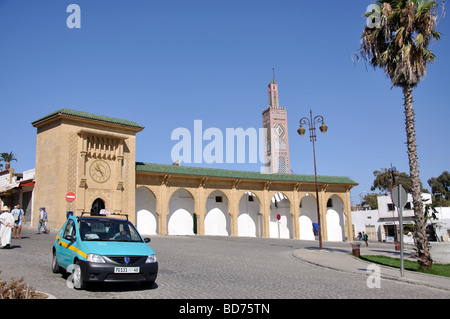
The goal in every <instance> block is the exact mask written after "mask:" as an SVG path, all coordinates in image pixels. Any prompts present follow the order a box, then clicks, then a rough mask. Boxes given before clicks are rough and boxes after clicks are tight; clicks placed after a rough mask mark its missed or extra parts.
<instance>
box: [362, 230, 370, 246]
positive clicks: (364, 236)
mask: <svg viewBox="0 0 450 319" xmlns="http://www.w3.org/2000/svg"><path fill="white" fill-rule="evenodd" d="M362 233H363V240H364V242H365V243H366V247H367V246H369V243H368V242H367V240H368V239H369V236H367V234H366V233H365V232H362Z"/></svg>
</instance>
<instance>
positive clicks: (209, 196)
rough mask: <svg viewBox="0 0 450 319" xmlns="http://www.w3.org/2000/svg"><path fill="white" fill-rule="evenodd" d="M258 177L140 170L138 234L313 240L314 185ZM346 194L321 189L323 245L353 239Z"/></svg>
mask: <svg viewBox="0 0 450 319" xmlns="http://www.w3.org/2000/svg"><path fill="white" fill-rule="evenodd" d="M204 170H206V169H204ZM229 172H233V171H229ZM254 174H257V173H254ZM260 175H261V180H242V179H233V178H222V177H220V178H217V177H214V176H213V177H211V176H210V177H206V176H199V175H178V174H176V175H171V174H158V173H156V174H155V172H146V173H144V172H139V170H138V171H137V174H136V203H135V210H136V216H135V217H136V225H137V227H138V230H139V231H140V232H141V233H142V234H148V235H152V234H159V235H194V234H198V235H214V236H248V237H267V238H293V239H305V240H317V239H318V232H317V231H316V230H317V227H316V226H317V225H316V224H317V205H316V196H315V186H314V183H305V182H301V181H299V182H291V181H285V180H272V181H267V180H262V178H263V177H264V175H266V174H260ZM300 177H301V176H300V175H298V179H300ZM272 178H274V177H273V176H272ZM280 179H282V177H281V178H280ZM350 188H351V186H349V185H348V184H338V183H335V184H330V183H327V184H323V183H321V184H319V190H320V191H319V208H320V212H321V229H322V238H323V240H325V241H327V240H328V241H344V240H347V239H349V240H351V239H352V237H353V236H352V229H351V213H350ZM348 234H350V236H349V235H348Z"/></svg>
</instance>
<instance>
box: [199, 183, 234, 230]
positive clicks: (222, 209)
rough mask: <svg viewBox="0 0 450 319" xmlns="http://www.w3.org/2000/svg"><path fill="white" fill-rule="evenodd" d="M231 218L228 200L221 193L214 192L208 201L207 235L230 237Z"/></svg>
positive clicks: (206, 216)
mask: <svg viewBox="0 0 450 319" xmlns="http://www.w3.org/2000/svg"><path fill="white" fill-rule="evenodd" d="M230 234H231V218H230V214H228V200H227V198H226V196H225V195H224V194H223V193H222V192H221V191H218V190H216V191H213V192H212V193H211V194H210V195H209V196H208V198H207V199H206V215H205V235H211V236H229V235H230Z"/></svg>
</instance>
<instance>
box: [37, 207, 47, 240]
mask: <svg viewBox="0 0 450 319" xmlns="http://www.w3.org/2000/svg"><path fill="white" fill-rule="evenodd" d="M47 220H48V215H47V212H46V211H45V207H41V208H39V225H38V229H37V233H38V234H40V233H41V228H42V227H44V234H48V233H49V231H48V229H47V227H45V223H46V222H47Z"/></svg>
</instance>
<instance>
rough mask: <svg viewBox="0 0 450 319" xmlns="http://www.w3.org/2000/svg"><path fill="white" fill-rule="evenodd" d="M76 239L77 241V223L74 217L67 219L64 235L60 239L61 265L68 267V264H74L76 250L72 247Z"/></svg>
mask: <svg viewBox="0 0 450 319" xmlns="http://www.w3.org/2000/svg"><path fill="white" fill-rule="evenodd" d="M75 241H76V223H75V221H74V220H73V219H69V220H68V221H67V224H66V228H65V229H64V232H63V235H62V237H61V238H60V240H59V246H60V247H59V251H60V259H59V260H58V262H59V265H60V266H61V267H63V268H67V266H69V265H71V264H72V261H73V255H74V254H75V251H74V250H73V249H71V248H73V245H74V244H75Z"/></svg>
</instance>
